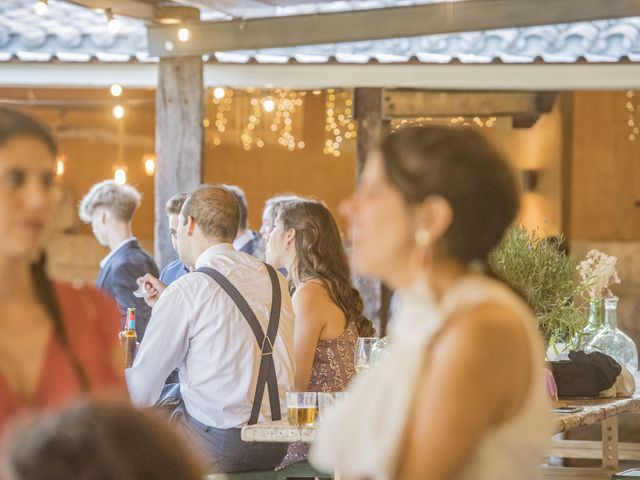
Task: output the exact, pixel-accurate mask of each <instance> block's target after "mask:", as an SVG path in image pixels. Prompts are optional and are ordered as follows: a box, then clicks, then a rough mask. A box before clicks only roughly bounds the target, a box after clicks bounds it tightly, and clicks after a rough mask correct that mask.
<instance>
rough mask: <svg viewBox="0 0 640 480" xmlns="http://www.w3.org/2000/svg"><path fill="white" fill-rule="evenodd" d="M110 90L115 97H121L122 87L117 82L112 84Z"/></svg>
mask: <svg viewBox="0 0 640 480" xmlns="http://www.w3.org/2000/svg"><path fill="white" fill-rule="evenodd" d="M109 91H110V92H111V95H113V96H114V97H119V96H120V95H122V87H121V86H120V85H118V84H117V83H116V84H115V85H111V88H110V89H109Z"/></svg>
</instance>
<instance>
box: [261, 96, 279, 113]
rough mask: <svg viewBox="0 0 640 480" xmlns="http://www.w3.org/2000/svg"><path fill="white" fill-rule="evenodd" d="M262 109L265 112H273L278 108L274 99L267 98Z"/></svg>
mask: <svg viewBox="0 0 640 480" xmlns="http://www.w3.org/2000/svg"><path fill="white" fill-rule="evenodd" d="M262 108H263V109H264V111H265V112H273V109H274V108H276V103H275V102H274V101H273V100H272V99H270V98H267V99H265V100H263V101H262Z"/></svg>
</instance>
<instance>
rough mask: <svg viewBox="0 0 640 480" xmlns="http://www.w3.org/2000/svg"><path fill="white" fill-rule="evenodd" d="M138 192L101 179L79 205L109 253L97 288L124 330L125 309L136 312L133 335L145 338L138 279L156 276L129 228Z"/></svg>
mask: <svg viewBox="0 0 640 480" xmlns="http://www.w3.org/2000/svg"><path fill="white" fill-rule="evenodd" d="M140 200H141V198H140V193H138V191H137V190H136V189H135V188H134V187H132V186H131V185H118V184H117V183H116V182H114V181H113V180H104V181H102V182H100V183H97V184H96V185H94V186H93V187H92V188H91V190H90V191H89V193H87V195H85V197H84V198H83V199H82V202H81V203H80V218H81V219H82V220H83V221H84V222H86V223H91V228H92V229H93V234H94V235H95V237H96V239H97V240H98V242H99V243H100V245H103V246H106V247H109V249H110V250H111V252H110V253H109V254H108V255H107V256H106V257H105V258H104V259H103V260H102V261H101V262H100V273H99V274H98V279H97V281H96V286H97V287H98V288H99V289H101V290H103V291H105V292H106V293H108V294H109V295H110V296H112V297H113V298H114V299H115V300H116V303H117V304H118V307H119V309H120V315H121V326H122V327H124V322H125V317H126V313H127V308H131V307H133V308H135V309H136V333H137V334H138V339H140V340H142V338H144V332H145V330H146V329H147V323H148V322H149V317H150V316H151V307H149V306H148V305H147V304H146V303H145V301H144V299H142V298H137V297H136V296H135V295H134V294H133V292H134V291H135V290H137V288H138V284H137V279H138V278H139V277H142V276H143V275H145V274H147V273H149V274H151V275H153V276H154V277H157V276H158V267H157V266H156V263H155V262H154V260H153V258H152V257H151V255H149V254H148V253H147V252H146V251H144V250H143V249H142V247H141V246H140V244H139V243H138V240H137V239H136V237H134V236H133V232H132V229H131V219H132V218H133V214H134V213H135V211H136V209H137V208H138V207H139V206H140Z"/></svg>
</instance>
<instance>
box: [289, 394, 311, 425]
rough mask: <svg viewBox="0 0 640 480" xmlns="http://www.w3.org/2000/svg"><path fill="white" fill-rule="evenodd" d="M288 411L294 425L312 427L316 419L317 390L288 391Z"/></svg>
mask: <svg viewBox="0 0 640 480" xmlns="http://www.w3.org/2000/svg"><path fill="white" fill-rule="evenodd" d="M287 412H288V418H289V425H291V426H292V427H311V426H313V422H314V421H315V419H316V392H287Z"/></svg>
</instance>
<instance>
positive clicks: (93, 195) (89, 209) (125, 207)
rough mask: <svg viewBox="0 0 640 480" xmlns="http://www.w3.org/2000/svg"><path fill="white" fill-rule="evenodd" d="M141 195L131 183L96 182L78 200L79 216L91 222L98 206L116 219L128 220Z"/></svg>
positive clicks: (138, 203) (137, 205) (138, 204)
mask: <svg viewBox="0 0 640 480" xmlns="http://www.w3.org/2000/svg"><path fill="white" fill-rule="evenodd" d="M141 200H142V196H141V195H140V192H138V190H136V188H135V187H132V186H131V185H118V184H117V183H116V182H114V181H113V180H104V181H102V182H100V183H96V184H95V185H94V186H93V187H91V190H89V193H87V194H86V195H85V196H84V198H83V199H82V201H81V202H80V218H81V219H82V221H83V222H86V223H91V220H92V218H93V214H94V213H95V212H96V210H97V209H99V208H104V209H106V210H108V211H109V212H111V213H112V214H113V215H114V216H115V217H116V218H117V219H118V220H122V221H123V222H130V221H131V218H132V217H133V214H134V212H135V211H136V208H138V207H139V206H140V201H141Z"/></svg>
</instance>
